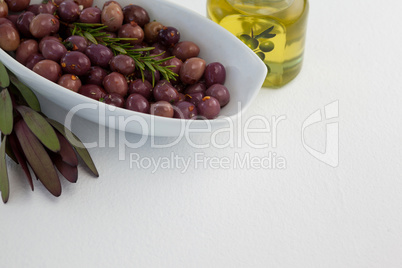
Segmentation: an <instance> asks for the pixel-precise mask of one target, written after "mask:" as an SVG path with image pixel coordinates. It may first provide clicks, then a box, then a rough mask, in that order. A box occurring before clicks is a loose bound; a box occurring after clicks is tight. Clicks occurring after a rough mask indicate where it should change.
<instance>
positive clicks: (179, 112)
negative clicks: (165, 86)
mask: <svg viewBox="0 0 402 268" xmlns="http://www.w3.org/2000/svg"><path fill="white" fill-rule="evenodd" d="M197 115H198V112H197V108H196V107H195V105H194V104H193V103H191V102H188V101H181V102H179V103H177V104H176V105H175V107H174V116H173V117H174V118H182V119H195V118H196V117H197Z"/></svg>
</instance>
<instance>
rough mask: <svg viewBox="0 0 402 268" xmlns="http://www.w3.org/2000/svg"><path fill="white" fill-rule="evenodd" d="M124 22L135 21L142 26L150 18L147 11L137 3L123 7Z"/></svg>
mask: <svg viewBox="0 0 402 268" xmlns="http://www.w3.org/2000/svg"><path fill="white" fill-rule="evenodd" d="M123 15H124V23H131V22H135V23H137V24H138V25H139V26H140V27H144V25H145V24H147V23H148V22H149V21H150V19H149V15H148V12H147V11H146V10H145V9H144V8H142V7H140V6H137V5H128V6H125V7H124V8H123Z"/></svg>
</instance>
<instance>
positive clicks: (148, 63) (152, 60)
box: [69, 22, 177, 85]
mask: <svg viewBox="0 0 402 268" xmlns="http://www.w3.org/2000/svg"><path fill="white" fill-rule="evenodd" d="M69 27H71V28H72V34H73V35H80V36H83V37H85V38H86V39H88V40H89V41H90V42H91V43H94V44H102V45H104V46H107V47H109V48H110V49H111V50H112V51H113V53H114V54H115V55H117V54H125V55H128V56H130V57H131V58H132V59H134V61H135V67H136V69H138V70H139V71H140V72H141V76H142V79H143V80H144V71H145V70H149V71H150V73H151V75H152V84H153V85H154V84H155V71H159V73H160V74H161V75H162V76H163V78H164V79H166V80H168V81H170V80H171V79H173V80H176V76H177V74H176V73H174V72H173V71H172V70H171V69H170V68H171V67H174V66H171V65H169V66H162V65H161V64H162V63H163V62H165V61H167V60H169V59H172V58H173V56H172V57H167V58H164V59H159V60H158V59H156V58H157V57H158V56H160V55H162V54H159V55H150V54H149V52H150V51H151V50H153V49H154V47H145V48H134V46H133V45H131V44H129V43H126V42H124V41H132V40H137V39H136V38H112V37H110V36H109V34H108V33H106V32H104V31H103V30H104V29H105V28H106V27H107V26H105V25H103V24H101V23H79V22H75V23H73V24H70V25H69ZM143 52H146V54H145V55H143V54H142V53H143Z"/></svg>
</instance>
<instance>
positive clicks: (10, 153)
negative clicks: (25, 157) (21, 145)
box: [1, 134, 19, 164]
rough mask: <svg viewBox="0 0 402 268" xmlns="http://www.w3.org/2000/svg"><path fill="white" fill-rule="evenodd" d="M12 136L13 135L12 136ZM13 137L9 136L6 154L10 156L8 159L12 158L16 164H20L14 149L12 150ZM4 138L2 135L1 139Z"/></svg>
mask: <svg viewBox="0 0 402 268" xmlns="http://www.w3.org/2000/svg"><path fill="white" fill-rule="evenodd" d="M11 135H12V134H11ZM11 135H8V137H9V138H8V139H7V143H6V154H7V155H8V157H10V158H11V159H12V160H13V161H14V162H15V163H16V164H19V162H18V159H17V157H16V156H15V154H14V152H13V149H12V148H11V145H10V137H11ZM3 138H4V135H3V134H2V135H1V139H3Z"/></svg>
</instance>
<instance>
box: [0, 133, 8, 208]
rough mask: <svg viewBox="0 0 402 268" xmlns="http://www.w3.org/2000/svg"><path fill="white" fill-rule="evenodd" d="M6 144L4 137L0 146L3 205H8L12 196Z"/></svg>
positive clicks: (0, 185)
mask: <svg viewBox="0 0 402 268" xmlns="http://www.w3.org/2000/svg"><path fill="white" fill-rule="evenodd" d="M6 142H7V136H4V138H3V141H2V142H1V145H0V192H1V198H2V199H3V203H4V204H5V203H7V201H8V197H9V196H10V184H9V182H8V174H7V163H6Z"/></svg>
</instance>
